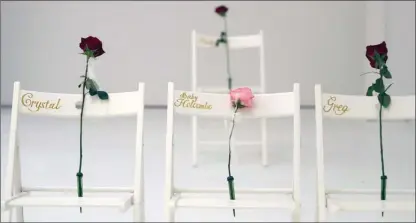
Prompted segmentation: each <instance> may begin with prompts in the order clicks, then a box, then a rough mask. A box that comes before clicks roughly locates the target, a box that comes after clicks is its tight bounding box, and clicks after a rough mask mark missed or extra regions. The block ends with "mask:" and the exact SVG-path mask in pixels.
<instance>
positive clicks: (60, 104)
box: [1, 82, 144, 222]
mask: <svg viewBox="0 0 416 223" xmlns="http://www.w3.org/2000/svg"><path fill="white" fill-rule="evenodd" d="M138 87H139V90H138V91H132V92H122V93H110V94H109V100H106V101H102V100H99V99H98V98H92V97H90V96H87V97H86V101H85V109H84V119H89V118H108V117H121V116H133V117H136V120H137V122H136V123H135V124H136V139H135V142H136V143H135V144H136V145H135V148H132V149H134V151H135V156H134V157H133V158H132V161H133V162H134V163H135V164H134V168H135V170H134V175H132V176H131V177H132V178H133V179H134V185H132V186H131V187H130V188H120V187H108V188H88V185H85V184H84V189H83V192H84V194H83V197H78V194H77V188H76V187H69V188H62V187H24V186H23V185H22V179H21V164H20V152H19V151H20V141H19V139H20V138H19V137H18V133H19V132H18V131H17V130H18V117H19V115H20V114H23V115H28V116H50V117H56V118H78V119H79V118H80V109H78V108H77V106H76V104H77V103H78V102H79V101H81V100H82V95H80V94H60V93H48V92H37V91H27V90H22V89H20V83H19V82H15V83H14V92H13V104H12V112H11V127H10V134H9V151H8V164H7V171H6V174H5V193H4V196H2V202H1V211H2V214H1V218H2V222H12V221H17V222H24V216H23V214H24V211H23V210H24V208H25V207H103V208H117V209H119V210H120V211H122V212H124V211H126V210H128V209H129V208H130V207H131V208H132V209H133V221H135V222H143V221H144V187H143V184H144V182H143V181H144V177H143V109H144V104H143V102H144V84H143V83H139V86H138ZM57 158H58V159H59V158H62V157H57ZM74 171H76V170H74ZM72 176H73V177H74V181H75V180H76V178H75V174H74V175H72Z"/></svg>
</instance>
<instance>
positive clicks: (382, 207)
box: [326, 190, 415, 212]
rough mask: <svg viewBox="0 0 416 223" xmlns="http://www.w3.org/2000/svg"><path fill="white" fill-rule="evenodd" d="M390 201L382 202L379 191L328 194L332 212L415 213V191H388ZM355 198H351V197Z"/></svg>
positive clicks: (332, 192) (330, 192) (328, 205)
mask: <svg viewBox="0 0 416 223" xmlns="http://www.w3.org/2000/svg"><path fill="white" fill-rule="evenodd" d="M387 193H388V195H389V198H388V200H385V201H382V200H380V191H379V190H341V191H338V192H336V191H331V190H327V193H326V206H327V208H328V211H330V212H338V211H413V210H414V209H415V197H414V195H415V190H395V191H392V190H390V191H387ZM352 194H353V195H354V196H351V195H352ZM409 195H413V196H409Z"/></svg>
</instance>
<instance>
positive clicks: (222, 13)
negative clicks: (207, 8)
mask: <svg viewBox="0 0 416 223" xmlns="http://www.w3.org/2000/svg"><path fill="white" fill-rule="evenodd" d="M215 12H216V13H217V14H218V15H220V16H225V15H226V14H227V12H228V8H227V6H225V5H221V6H218V7H217V8H215Z"/></svg>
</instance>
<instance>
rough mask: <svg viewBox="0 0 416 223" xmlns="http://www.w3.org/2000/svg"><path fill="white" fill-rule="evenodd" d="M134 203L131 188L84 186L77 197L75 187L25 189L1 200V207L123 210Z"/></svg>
mask: <svg viewBox="0 0 416 223" xmlns="http://www.w3.org/2000/svg"><path fill="white" fill-rule="evenodd" d="M106 191H107V192H106ZM133 204H134V200H133V188H131V189H125V190H119V191H117V190H114V188H108V189H102V190H99V191H91V189H89V188H84V197H77V195H76V188H68V189H65V190H61V191H58V190H49V191H47V190H45V191H30V190H29V191H27V190H25V189H23V192H21V193H18V194H16V195H14V196H13V197H12V198H10V199H8V200H5V201H4V202H2V206H3V207H6V206H7V207H111V208H118V209H119V210H120V211H121V212H125V211H126V210H128V209H129V208H130V207H131V206H132V205H133Z"/></svg>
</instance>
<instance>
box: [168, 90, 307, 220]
mask: <svg viewBox="0 0 416 223" xmlns="http://www.w3.org/2000/svg"><path fill="white" fill-rule="evenodd" d="M299 102H300V95H299V85H298V84H294V85H293V91H292V92H282V93H267V94H253V93H252V90H251V88H239V89H235V90H232V91H230V92H228V93H205V92H196V91H183V90H175V88H174V84H173V83H169V84H168V101H167V106H168V107H167V119H166V122H167V123H166V174H165V177H166V179H165V214H166V218H167V219H166V221H168V222H173V221H175V210H176V208H214V209H217V208H220V209H223V208H224V209H229V210H234V211H233V213H234V216H235V210H237V209H283V210H289V211H291V214H292V219H293V221H294V222H299V218H300V187H299V186H300V184H299V182H300V105H299ZM176 115H186V116H193V117H208V118H210V119H219V120H227V122H230V121H231V122H232V123H233V124H232V125H229V126H230V128H229V129H228V130H229V133H230V134H229V140H228V151H229V153H228V158H229V159H228V176H227V184H226V183H225V182H224V184H221V186H220V187H219V188H195V187H192V188H189V187H187V188H183V187H182V188H181V187H178V186H177V185H175V179H174V178H175V176H176V175H177V173H176V174H175V172H176V171H173V170H174V168H175V159H174V152H175V146H176V144H175V142H174V139H175V138H174V135H175V133H174V130H175V128H174V125H175V116H176ZM288 117H290V118H293V187H291V188H281V187H269V188H244V187H239V186H238V185H234V177H233V175H232V173H231V164H230V163H231V159H232V157H231V152H234V151H233V146H232V144H233V141H232V140H231V138H232V131H233V129H234V123H238V122H237V121H236V120H237V119H264V118H288ZM237 126H238V124H237ZM226 144H227V142H226V143H225V145H224V146H221V147H218V148H219V149H225V148H226ZM192 155H195V154H194V153H192ZM224 166H225V164H224ZM224 171H225V170H224ZM220 174H221V173H220ZM224 175H225V173H224ZM224 175H222V174H221V176H224ZM215 177H217V176H215ZM224 178H225V177H224ZM190 180H192V179H190ZM224 181H225V179H224ZM236 193H238V198H237V197H236Z"/></svg>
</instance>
